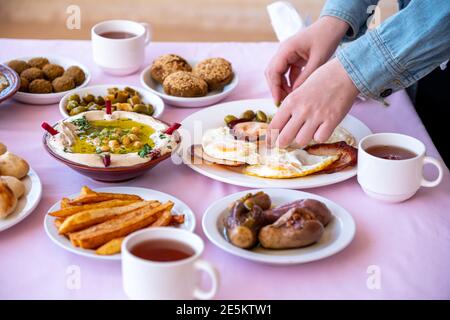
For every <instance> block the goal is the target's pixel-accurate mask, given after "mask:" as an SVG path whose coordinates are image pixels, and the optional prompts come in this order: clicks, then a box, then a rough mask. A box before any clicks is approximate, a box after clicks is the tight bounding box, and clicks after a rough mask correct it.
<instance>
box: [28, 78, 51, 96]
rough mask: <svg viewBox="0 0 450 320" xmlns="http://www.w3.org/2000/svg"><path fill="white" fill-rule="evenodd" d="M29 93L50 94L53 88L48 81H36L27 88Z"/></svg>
mask: <svg viewBox="0 0 450 320" xmlns="http://www.w3.org/2000/svg"><path fill="white" fill-rule="evenodd" d="M28 90H29V91H30V93H51V92H52V91H53V87H52V84H51V82H50V81H48V80H44V79H36V80H33V81H31V83H30V86H29V87H28Z"/></svg>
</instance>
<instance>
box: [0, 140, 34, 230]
mask: <svg viewBox="0 0 450 320" xmlns="http://www.w3.org/2000/svg"><path fill="white" fill-rule="evenodd" d="M41 196H42V185H41V180H40V179H39V176H38V175H37V174H36V172H35V171H34V170H33V169H32V168H30V166H29V165H28V163H27V162H26V161H25V160H24V159H22V158H21V157H20V156H18V155H16V154H14V153H12V152H10V151H8V149H7V147H6V146H5V145H4V144H3V143H1V142H0V232H1V231H4V230H6V229H8V228H10V227H12V226H14V225H16V224H17V223H19V222H20V221H22V220H23V219H25V218H26V217H27V216H28V215H29V214H30V213H32V212H33V210H34V209H35V208H36V206H37V205H38V203H39V201H40V200H41Z"/></svg>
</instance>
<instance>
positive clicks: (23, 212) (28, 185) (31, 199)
mask: <svg viewBox="0 0 450 320" xmlns="http://www.w3.org/2000/svg"><path fill="white" fill-rule="evenodd" d="M22 181H23V183H24V184H25V195H23V196H22V197H21V198H20V199H19V202H18V203H17V207H16V210H15V211H14V213H12V214H10V215H9V216H8V217H6V218H5V219H0V232H1V231H3V230H6V229H8V228H11V227H12V226H14V225H16V224H18V223H19V222H21V221H22V220H23V219H25V218H26V217H27V216H28V215H30V213H32V212H33V210H34V209H36V207H37V205H38V204H39V201H41V197H42V184H41V180H40V179H39V176H38V175H37V173H36V171H34V170H33V169H32V168H30V171H29V172H28V175H27V176H26V177H24V178H22Z"/></svg>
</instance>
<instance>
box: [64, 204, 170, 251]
mask: <svg viewBox="0 0 450 320" xmlns="http://www.w3.org/2000/svg"><path fill="white" fill-rule="evenodd" d="M173 205H174V204H173V202H171V201H168V202H166V203H164V204H162V205H160V206H157V207H155V208H151V209H150V210H149V209H148V208H147V207H143V208H140V209H138V210H134V211H131V212H128V213H125V214H122V215H120V216H116V217H115V218H113V219H110V220H108V221H105V222H103V223H100V224H97V225H94V226H92V227H89V228H87V229H84V230H81V231H78V232H74V233H70V234H69V238H70V241H71V242H72V244H73V245H76V246H79V247H81V248H84V249H95V248H98V247H100V246H102V245H103V244H105V243H107V242H108V241H111V240H112V239H115V238H120V237H125V236H126V235H128V234H130V233H131V232H134V231H136V230H139V229H142V228H145V227H146V226H148V225H150V224H152V223H153V222H155V221H156V220H157V213H159V212H161V211H165V210H171V209H172V207H173Z"/></svg>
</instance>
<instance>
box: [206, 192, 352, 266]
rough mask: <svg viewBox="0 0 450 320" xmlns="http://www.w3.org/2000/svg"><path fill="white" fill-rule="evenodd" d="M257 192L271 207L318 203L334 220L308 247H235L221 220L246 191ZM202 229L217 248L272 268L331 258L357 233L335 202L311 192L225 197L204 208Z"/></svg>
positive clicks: (344, 211) (239, 194)
mask: <svg viewBox="0 0 450 320" xmlns="http://www.w3.org/2000/svg"><path fill="white" fill-rule="evenodd" d="M258 191H264V192H265V193H267V194H268V195H269V196H270V198H271V200H272V204H273V205H274V206H278V205H281V204H284V203H288V202H291V201H294V200H299V199H306V198H309V199H316V200H319V201H321V202H323V203H324V204H325V205H326V206H327V207H328V209H330V211H331V213H332V214H333V220H332V221H331V222H330V223H329V224H328V225H327V226H326V227H325V232H324V234H323V236H322V238H321V239H320V240H319V241H318V242H317V243H315V244H313V245H310V246H308V247H304V248H299V249H287V250H272V249H264V248H262V247H260V246H258V247H256V248H254V249H252V250H245V249H241V248H238V247H236V246H234V245H232V244H231V243H230V242H228V241H227V240H226V239H225V236H224V224H223V219H224V218H225V217H226V216H227V215H228V214H229V208H228V206H229V205H230V203H232V202H233V201H236V200H238V199H240V198H242V197H243V196H245V195H246V194H247V193H249V192H251V193H255V192H258ZM202 226H203V232H204V233H205V235H206V236H207V237H208V239H209V240H210V241H211V242H212V243H214V244H215V245H216V246H217V247H219V248H220V249H222V250H224V251H226V252H228V253H230V254H232V255H235V256H238V257H241V258H243V259H247V260H251V261H255V262H259V263H265V264H272V265H291V264H301V263H307V262H312V261H316V260H320V259H324V258H326V257H329V256H332V255H334V254H336V253H338V252H340V251H341V250H343V249H344V248H345V247H347V246H348V245H349V244H350V242H351V241H352V240H353V237H354V235H355V231H356V227H355V222H354V220H353V218H352V216H351V215H350V213H348V212H347V210H345V209H344V208H342V207H341V206H339V205H338V204H336V203H335V202H333V201H331V200H328V199H326V198H323V197H320V196H318V195H315V194H312V193H308V192H302V191H295V190H286V189H258V190H245V191H242V192H238V193H234V194H232V195H229V196H227V197H224V198H222V199H220V200H218V201H216V202H214V203H213V204H212V205H211V206H210V207H209V208H208V209H206V211H205V213H204V215H203V220H202Z"/></svg>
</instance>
